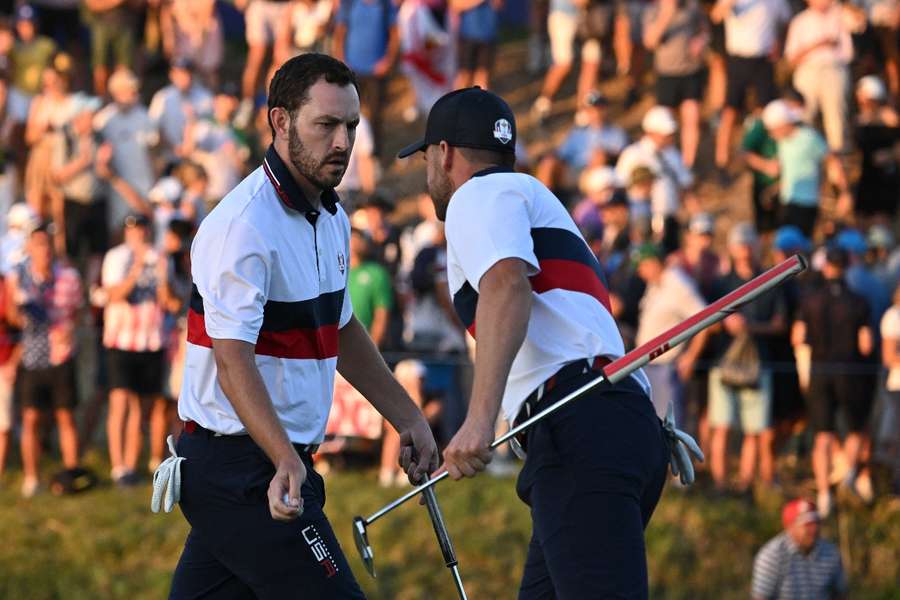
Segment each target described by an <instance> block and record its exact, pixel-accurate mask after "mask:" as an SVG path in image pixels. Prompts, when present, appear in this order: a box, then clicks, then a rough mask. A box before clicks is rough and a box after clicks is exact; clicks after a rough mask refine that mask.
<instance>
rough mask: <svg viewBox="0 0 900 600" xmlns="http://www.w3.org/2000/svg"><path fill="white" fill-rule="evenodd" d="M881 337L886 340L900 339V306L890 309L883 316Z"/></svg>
mask: <svg viewBox="0 0 900 600" xmlns="http://www.w3.org/2000/svg"><path fill="white" fill-rule="evenodd" d="M881 337H882V338H884V339H886V340H897V339H900V308H897V307H896V306H894V307H891V308H890V309H888V311H887V312H886V313H884V316H883V317H882V318H881Z"/></svg>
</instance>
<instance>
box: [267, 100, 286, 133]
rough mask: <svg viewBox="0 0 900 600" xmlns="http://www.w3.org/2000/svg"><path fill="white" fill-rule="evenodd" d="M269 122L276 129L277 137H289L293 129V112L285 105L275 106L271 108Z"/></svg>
mask: <svg viewBox="0 0 900 600" xmlns="http://www.w3.org/2000/svg"><path fill="white" fill-rule="evenodd" d="M269 122H270V123H271V124H272V127H273V128H274V129H275V137H276V138H281V139H284V140H286V139H288V137H289V135H290V130H291V113H289V112H288V111H287V109H285V108H284V107H283V106H275V107H273V108H270V109H269Z"/></svg>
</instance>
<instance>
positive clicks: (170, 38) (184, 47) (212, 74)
mask: <svg viewBox="0 0 900 600" xmlns="http://www.w3.org/2000/svg"><path fill="white" fill-rule="evenodd" d="M160 29H161V31H162V42H163V50H164V51H165V54H166V57H167V58H168V59H169V60H170V61H178V60H190V61H192V62H193V63H194V65H196V67H197V75H198V77H200V78H201V79H202V80H203V82H204V83H205V84H206V85H211V86H214V85H215V84H216V82H217V78H218V72H219V68H220V67H221V66H222V59H223V58H225V39H224V36H223V33H222V25H221V23H220V22H219V17H218V15H217V14H216V3H215V0H171V1H170V2H163V3H162V4H161V7H160Z"/></svg>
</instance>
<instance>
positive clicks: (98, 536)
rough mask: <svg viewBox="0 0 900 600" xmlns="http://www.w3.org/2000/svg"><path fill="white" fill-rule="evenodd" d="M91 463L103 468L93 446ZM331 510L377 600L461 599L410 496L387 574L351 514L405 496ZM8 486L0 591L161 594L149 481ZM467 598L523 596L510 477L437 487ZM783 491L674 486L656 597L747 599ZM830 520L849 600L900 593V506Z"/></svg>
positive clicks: (360, 476)
mask: <svg viewBox="0 0 900 600" xmlns="http://www.w3.org/2000/svg"><path fill="white" fill-rule="evenodd" d="M88 463H89V464H91V465H92V466H94V467H95V468H97V469H98V471H99V472H101V473H104V472H105V467H104V465H103V464H102V463H101V462H100V461H99V459H98V457H97V453H96V452H95V453H93V454H91V455H90V456H89V458H88ZM326 480H327V483H328V503H327V507H326V510H327V512H328V514H329V517H330V518H331V521H332V524H333V525H334V527H335V529H336V530H337V533H338V537H339V538H340V541H341V544H342V545H343V547H344V549H345V550H346V552H347V555H348V558H349V559H350V563H351V566H352V567H353V570H354V572H355V573H356V576H357V577H358V579H359V580H360V582H361V584H362V586H363V588H364V589H365V591H366V593H367V594H368V596H369V597H370V598H372V599H377V598H384V599H397V600H413V599H416V600H418V599H426V598H427V599H432V598H434V599H447V600H450V599H452V598H455V592H454V588H453V584H452V581H451V579H450V575H449V572H448V571H447V569H445V568H444V566H443V561H442V559H441V556H440V552H439V550H438V547H437V544H436V543H435V541H434V536H433V532H432V530H431V526H430V523H429V521H428V516H427V513H426V511H425V509H424V507H420V506H418V505H417V504H416V503H415V502H410V503H409V504H408V505H406V506H404V507H402V508H399V509H397V510H396V511H395V512H394V513H392V514H391V515H389V516H387V517H385V518H384V519H383V520H381V521H379V522H377V523H376V524H374V525H373V526H372V527H371V529H370V539H371V542H372V545H373V548H374V552H375V558H376V566H377V568H378V579H375V580H373V579H371V578H369V577H368V575H367V574H366V572H365V570H364V569H363V567H362V564H361V563H360V561H359V558H358V557H357V556H356V552H355V549H354V545H353V541H352V537H351V535H350V520H351V518H352V516H353V515H355V514H370V513H371V512H373V511H374V510H375V509H377V508H379V507H380V506H382V505H383V504H385V503H387V502H388V501H390V500H392V499H393V498H395V497H396V496H397V495H398V489H388V490H384V489H381V488H379V487H378V486H377V485H375V477H374V474H373V473H372V472H371V471H365V472H361V471H356V472H345V473H331V474H329V475H328V476H327V477H326ZM4 483H5V486H4V487H3V488H2V489H0V507H2V508H0V598H4V599H6V598H9V599H16V600H19V599H27V600H45V599H46V600H50V599H65V600H79V599H91V600H96V599H128V600H141V599H151V598H153V599H156V598H164V597H165V596H166V593H167V591H168V586H169V580H170V577H171V573H172V570H173V568H174V566H175V563H176V562H177V560H178V556H179V553H180V551H181V546H182V544H183V542H184V538H185V535H186V533H187V524H186V523H185V521H184V519H183V517H182V516H181V514H180V513H179V512H178V511H177V510H176V511H175V512H173V513H171V514H168V515H153V514H152V513H150V510H149V498H150V488H149V485H144V486H140V487H138V488H135V489H130V490H119V489H115V488H113V487H111V486H109V485H106V486H103V487H101V488H99V489H96V490H92V491H90V492H88V493H86V494H84V495H81V496H75V497H67V498H55V497H52V496H50V495H48V494H42V495H40V496H38V497H36V498H34V499H32V500H30V501H26V500H22V499H20V498H19V496H18V494H17V491H18V488H17V484H18V480H17V479H16V478H15V477H13V476H7V477H6V480H5V482H4ZM439 497H440V500H441V504H442V508H443V511H444V516H445V518H446V520H447V522H448V526H449V529H450V533H451V535H452V536H453V539H454V544H455V546H456V550H457V554H458V555H459V559H460V567H461V571H462V575H463V579H464V581H465V584H466V588H467V591H468V592H469V595H470V597H471V598H474V599H483V598H514V597H515V591H516V589H517V585H518V580H519V577H520V575H521V569H522V564H523V562H524V556H525V549H526V546H527V542H528V538H529V535H530V522H529V517H528V512H527V510H526V507H525V506H524V505H523V504H521V502H520V501H519V500H518V498H516V495H515V490H514V481H513V480H512V479H492V478H490V477H486V476H482V477H480V478H479V479H476V480H474V481H466V482H461V483H450V484H442V485H441V486H440V487H439ZM779 503H780V499H778V498H766V499H763V500H762V502H761V503H760V505H759V506H758V507H756V508H750V507H749V506H748V505H747V504H746V503H743V502H740V501H737V500H712V499H709V498H706V497H704V496H703V495H702V494H701V493H698V492H692V493H689V494H685V493H683V492H680V491H678V490H675V489H671V488H670V489H668V490H667V492H666V493H665V495H664V497H663V500H662V502H661V503H660V505H659V507H658V508H657V511H656V514H655V515H654V517H653V521H652V522H651V524H650V527H649V529H648V533H647V546H648V558H649V568H650V577H651V597H653V598H666V599H668V598H672V599H679V598H721V599H731V598H734V599H737V598H741V599H744V598H747V597H748V595H749V577H750V571H751V568H752V561H753V555H754V553H755V551H756V550H757V549H758V548H759V546H761V545H762V544H763V543H764V542H765V541H766V540H767V539H768V538H769V537H771V536H772V535H774V534H775V533H776V532H777V530H778V527H779V525H778V523H779V518H778V507H779ZM842 515H843V516H842V519H841V521H840V527H839V526H838V522H837V520H835V519H832V520H831V521H830V522H829V523H827V524H826V525H825V528H824V534H825V537H827V538H829V539H832V540H837V539H838V531H839V529H840V533H841V536H843V537H842V539H843V540H844V541H845V543H844V551H845V552H847V551H849V555H850V557H851V568H850V576H851V583H852V586H853V593H852V594H851V597H852V598H873V599H875V598H878V599H888V598H898V596H900V592H898V590H900V581H898V569H897V565H898V564H900V505H898V502H897V501H896V500H893V501H891V500H882V501H880V502H879V503H878V504H876V505H875V506H874V507H873V508H871V509H857V510H854V511H850V510H845V511H844V512H843V513H842Z"/></svg>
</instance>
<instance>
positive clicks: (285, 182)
mask: <svg viewBox="0 0 900 600" xmlns="http://www.w3.org/2000/svg"><path fill="white" fill-rule="evenodd" d="M262 167H263V171H265V173H266V176H267V177H268V178H269V181H270V182H271V183H272V187H274V188H275V193H276V194H278V197H279V198H280V199H281V201H282V202H284V204H285V206H287V207H288V208H292V209H294V210H296V211H298V212H302V213H312V212H316V209H314V208H313V206H312V204H311V203H310V201H309V200H308V199H307V198H306V194H304V193H303V190H301V189H300V186H299V185H297V182H296V181H294V176H293V175H291V172H290V171H288V169H287V167H286V166H285V164H284V161H282V160H281V157H280V156H278V152H276V151H275V146H274V145H270V146H269V149H268V150H266V157H265V158H264V159H263V165H262ZM339 201H340V198H338V195H337V193H336V192H335V191H334V190H323V191H322V206H324V207H325V210H327V211H328V212H330V213H331V214H334V213H336V212H337V203H338V202H339Z"/></svg>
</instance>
